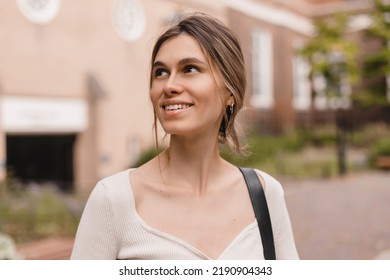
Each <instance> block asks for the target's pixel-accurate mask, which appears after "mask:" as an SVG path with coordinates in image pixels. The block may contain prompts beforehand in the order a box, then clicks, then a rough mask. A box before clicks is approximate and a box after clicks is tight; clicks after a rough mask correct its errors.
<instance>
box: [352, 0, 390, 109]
mask: <svg viewBox="0 0 390 280" xmlns="http://www.w3.org/2000/svg"><path fill="white" fill-rule="evenodd" d="M371 18H372V25H371V26H370V28H369V29H368V32H369V34H371V35H372V36H374V37H376V38H377V39H378V40H379V41H380V42H381V49H380V50H378V51H377V52H375V54H372V55H369V56H368V57H366V59H365V67H364V70H365V71H364V73H365V76H366V77H368V78H373V77H374V78H375V77H376V80H378V78H379V79H380V80H381V81H382V83H378V82H377V83H375V84H374V85H373V86H371V87H370V88H369V89H368V90H366V91H364V92H362V93H361V94H359V95H357V96H356V98H355V99H356V100H357V101H358V102H359V104H362V105H363V106H372V105H387V104H388V103H389V102H390V0H375V1H374V8H373V10H372V13H371ZM386 78H387V80H386ZM384 81H387V85H386V83H385V82H384ZM386 92H387V94H386ZM386 95H387V98H386Z"/></svg>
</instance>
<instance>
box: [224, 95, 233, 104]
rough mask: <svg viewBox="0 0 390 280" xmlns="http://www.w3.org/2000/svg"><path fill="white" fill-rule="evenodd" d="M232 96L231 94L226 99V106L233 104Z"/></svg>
mask: <svg viewBox="0 0 390 280" xmlns="http://www.w3.org/2000/svg"><path fill="white" fill-rule="evenodd" d="M234 103H235V102H234V95H233V94H230V96H229V97H228V99H226V106H230V105H232V104H234Z"/></svg>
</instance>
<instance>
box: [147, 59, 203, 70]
mask: <svg viewBox="0 0 390 280" xmlns="http://www.w3.org/2000/svg"><path fill="white" fill-rule="evenodd" d="M191 63H195V64H204V65H205V64H206V63H205V62H203V61H202V60H200V59H198V58H196V57H186V58H183V59H180V60H179V62H178V65H180V66H182V65H186V64H191ZM158 66H163V67H166V65H165V63H164V62H162V61H159V60H157V61H155V62H154V63H153V68H154V67H158Z"/></svg>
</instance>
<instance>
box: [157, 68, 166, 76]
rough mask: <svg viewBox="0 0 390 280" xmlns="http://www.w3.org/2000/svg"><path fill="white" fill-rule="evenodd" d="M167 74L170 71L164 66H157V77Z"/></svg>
mask: <svg viewBox="0 0 390 280" xmlns="http://www.w3.org/2000/svg"><path fill="white" fill-rule="evenodd" d="M167 75H168V71H167V70H166V69H164V68H157V69H156V70H154V76H155V77H161V76H167Z"/></svg>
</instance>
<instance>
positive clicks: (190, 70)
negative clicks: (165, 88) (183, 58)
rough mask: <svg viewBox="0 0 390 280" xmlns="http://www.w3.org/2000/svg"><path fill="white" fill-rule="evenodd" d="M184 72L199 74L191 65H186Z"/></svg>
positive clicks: (197, 69)
mask: <svg viewBox="0 0 390 280" xmlns="http://www.w3.org/2000/svg"><path fill="white" fill-rule="evenodd" d="M184 72H186V73H197V72H199V68H198V67H195V66H193V65H188V66H186V67H185V69H184Z"/></svg>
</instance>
